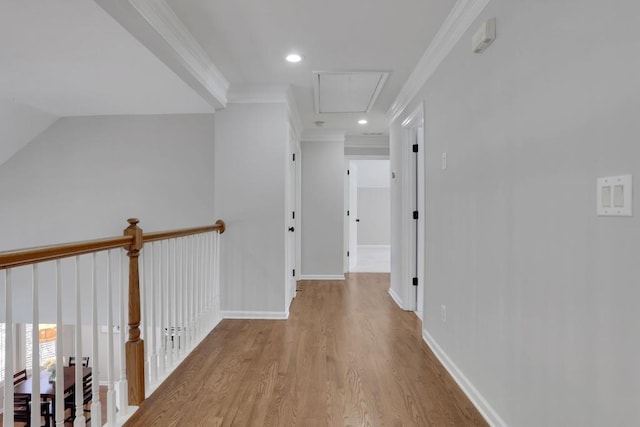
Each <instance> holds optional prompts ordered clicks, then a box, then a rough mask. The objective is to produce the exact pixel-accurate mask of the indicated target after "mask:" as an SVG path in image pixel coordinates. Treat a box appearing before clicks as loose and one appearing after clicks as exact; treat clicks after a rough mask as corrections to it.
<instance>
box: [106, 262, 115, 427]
mask: <svg viewBox="0 0 640 427" xmlns="http://www.w3.org/2000/svg"><path fill="white" fill-rule="evenodd" d="M107 306H108V307H107V337H108V338H107V339H108V342H107V347H108V352H107V425H109V426H115V425H116V390H115V387H114V382H115V381H114V374H115V360H114V359H115V355H114V351H113V284H112V282H111V251H108V252H107Z"/></svg>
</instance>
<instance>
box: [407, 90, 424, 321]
mask: <svg viewBox="0 0 640 427" xmlns="http://www.w3.org/2000/svg"><path fill="white" fill-rule="evenodd" d="M424 123H425V120H424V102H421V103H419V104H418V106H417V107H416V108H415V110H414V111H413V112H412V113H411V114H410V115H409V116H408V117H407V118H406V119H405V120H404V121H403V122H402V125H401V126H402V151H403V155H402V170H403V176H402V178H403V183H404V185H403V186H402V211H401V212H402V249H403V253H404V254H405V255H404V256H403V257H402V274H401V278H402V283H403V286H402V289H403V290H404V301H405V307H403V308H404V309H405V310H408V311H414V312H416V313H417V314H418V316H419V317H420V315H421V314H422V313H421V310H420V308H421V307H420V305H419V302H418V298H417V294H418V293H419V292H418V291H419V290H417V289H416V288H415V286H413V277H416V275H417V277H418V286H419V287H422V296H424V290H425V281H426V279H425V268H424V264H425V261H426V258H425V253H424V251H425V246H426V245H425V244H423V245H422V249H423V253H422V254H420V253H418V254H416V252H417V251H419V246H418V244H417V242H416V237H417V238H418V239H422V240H423V242H424V240H425V235H424V229H425V227H424V224H425V215H426V211H425V207H426V200H425V198H426V194H425V192H424V189H425V188H424V176H425V167H426V161H425V160H426V155H425V149H424V147H425V145H426V144H425V137H424V135H425V132H424ZM419 128H422V136H423V138H422V139H423V140H422V147H421V150H419V151H418V153H417V155H418V156H421V157H422V162H419V161H418V167H420V166H422V171H420V170H418V171H417V172H416V158H415V156H416V154H414V153H413V151H412V149H411V146H412V145H413V144H414V143H417V135H418V133H419V131H418V129H419ZM419 145H420V144H419ZM416 173H417V176H418V179H420V177H422V180H423V185H422V189H421V190H422V192H423V197H422V204H421V205H418V202H417V201H416V194H417V191H418V189H417V188H416V185H418V183H417V180H416ZM418 188H419V186H418ZM414 209H415V210H417V211H418V212H419V214H418V221H420V222H421V223H422V224H423V226H422V227H421V228H422V231H423V233H422V234H423V235H420V236H417V232H416V222H415V221H416V220H415V219H413V217H412V211H413V210H414ZM418 257H421V258H422V263H420V262H418V263H417V265H416V262H417V259H418ZM416 273H417V274H416ZM422 299H423V301H421V302H422V303H424V298H422ZM419 311H420V313H418V312H419ZM421 319H422V318H421Z"/></svg>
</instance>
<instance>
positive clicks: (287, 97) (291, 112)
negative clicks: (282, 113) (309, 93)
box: [227, 85, 302, 137]
mask: <svg viewBox="0 0 640 427" xmlns="http://www.w3.org/2000/svg"><path fill="white" fill-rule="evenodd" d="M227 102H228V103H229V104H285V105H286V108H287V117H288V118H289V123H290V125H291V129H292V130H293V133H294V135H296V137H299V136H300V134H301V133H302V120H301V119H300V113H299V111H298V104H297V103H296V100H295V98H294V96H293V90H292V89H291V86H285V85H272V86H232V87H231V89H229V91H228V92H227Z"/></svg>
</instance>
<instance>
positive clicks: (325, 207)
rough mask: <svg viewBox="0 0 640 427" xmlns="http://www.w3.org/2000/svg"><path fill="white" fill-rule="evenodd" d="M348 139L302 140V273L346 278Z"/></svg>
mask: <svg viewBox="0 0 640 427" xmlns="http://www.w3.org/2000/svg"><path fill="white" fill-rule="evenodd" d="M344 164H345V163H344V142H335V141H312V142H311V141H303V142H302V196H301V197H302V216H301V223H302V276H303V278H304V277H305V276H306V277H320V278H322V277H325V278H342V277H344V273H343V256H344V255H343V250H344V242H343V239H344V234H343V227H344V225H343V221H344V215H345V213H346V210H345V208H344V199H343V197H344V174H345V168H344Z"/></svg>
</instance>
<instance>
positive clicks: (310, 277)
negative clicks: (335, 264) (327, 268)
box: [300, 274, 344, 280]
mask: <svg viewBox="0 0 640 427" xmlns="http://www.w3.org/2000/svg"><path fill="white" fill-rule="evenodd" d="M300 280H344V274H336V275H335V276H334V275H324V276H323V275H317V276H313V275H308V276H307V275H303V276H300Z"/></svg>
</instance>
